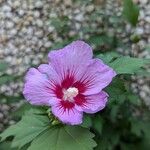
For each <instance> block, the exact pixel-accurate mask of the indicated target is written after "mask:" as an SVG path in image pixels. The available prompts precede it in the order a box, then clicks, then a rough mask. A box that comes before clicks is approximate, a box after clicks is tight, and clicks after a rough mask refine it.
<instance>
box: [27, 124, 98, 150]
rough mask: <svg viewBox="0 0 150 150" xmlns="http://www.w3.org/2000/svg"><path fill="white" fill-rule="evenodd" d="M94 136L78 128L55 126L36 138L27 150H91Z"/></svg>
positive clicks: (93, 145) (94, 144)
mask: <svg viewBox="0 0 150 150" xmlns="http://www.w3.org/2000/svg"><path fill="white" fill-rule="evenodd" d="M93 137H94V135H93V134H92V133H91V132H90V131H89V130H88V129H86V128H82V127H79V126H57V127H53V128H49V129H48V130H46V131H45V132H43V133H42V134H41V135H40V136H38V137H37V138H36V139H35V140H34V141H33V142H32V143H31V146H30V147H29V148H28V150H41V149H42V150H93V147H95V146H96V143H95V141H94V140H93V139H92V138H93Z"/></svg>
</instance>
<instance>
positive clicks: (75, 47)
mask: <svg viewBox="0 0 150 150" xmlns="http://www.w3.org/2000/svg"><path fill="white" fill-rule="evenodd" d="M92 56H93V53H92V48H91V47H90V46H89V45H88V44H86V43H85V42H83V41H75V42H72V43H71V44H69V45H67V46H66V47H64V48H63V49H60V50H55V51H52V52H50V53H49V55H48V57H49V62H50V64H51V65H52V66H53V67H54V69H55V70H56V72H57V73H58V74H59V75H60V76H61V77H62V79H63V80H64V79H65V78H66V76H68V74H69V75H70V76H71V75H73V76H74V77H75V79H78V78H79V77H80V76H81V74H83V73H84V71H85V69H86V67H85V66H87V62H88V61H89V60H91V59H92Z"/></svg>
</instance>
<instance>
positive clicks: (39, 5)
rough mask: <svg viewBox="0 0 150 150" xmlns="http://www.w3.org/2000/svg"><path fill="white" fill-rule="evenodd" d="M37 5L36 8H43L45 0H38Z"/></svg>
mask: <svg viewBox="0 0 150 150" xmlns="http://www.w3.org/2000/svg"><path fill="white" fill-rule="evenodd" d="M35 7H36V8H42V7H43V2H42V1H40V0H38V1H37V2H36V3H35Z"/></svg>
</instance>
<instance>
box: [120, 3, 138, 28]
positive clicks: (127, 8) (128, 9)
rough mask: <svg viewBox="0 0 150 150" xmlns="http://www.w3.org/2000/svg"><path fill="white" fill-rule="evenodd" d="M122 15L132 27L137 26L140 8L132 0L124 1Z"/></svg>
mask: <svg viewBox="0 0 150 150" xmlns="http://www.w3.org/2000/svg"><path fill="white" fill-rule="evenodd" d="M122 14H123V16H124V18H125V19H126V20H127V21H128V22H129V23H131V25H133V26H136V24H137V22H138V17H139V7H138V6H137V5H136V4H135V3H133V1H132V0H124V5H123V12H122Z"/></svg>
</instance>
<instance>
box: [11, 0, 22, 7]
mask: <svg viewBox="0 0 150 150" xmlns="http://www.w3.org/2000/svg"><path fill="white" fill-rule="evenodd" d="M20 2H21V1H14V2H13V7H14V8H17V7H19V6H20Z"/></svg>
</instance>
